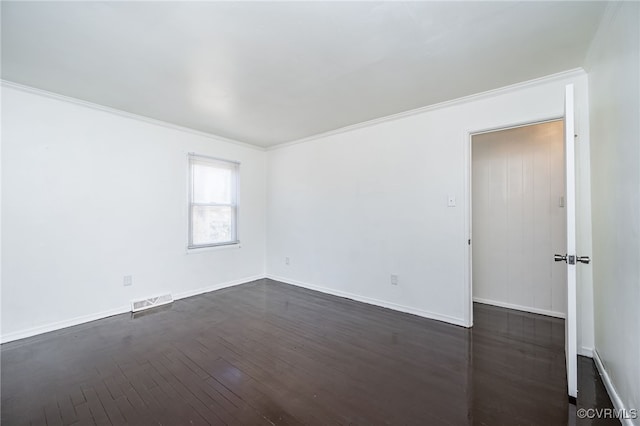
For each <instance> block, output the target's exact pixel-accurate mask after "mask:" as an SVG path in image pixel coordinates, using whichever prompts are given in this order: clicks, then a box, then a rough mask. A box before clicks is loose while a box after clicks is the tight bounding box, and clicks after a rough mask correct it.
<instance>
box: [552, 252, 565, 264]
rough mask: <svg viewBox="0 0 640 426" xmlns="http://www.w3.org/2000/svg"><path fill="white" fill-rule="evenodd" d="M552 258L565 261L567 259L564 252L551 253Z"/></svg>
mask: <svg viewBox="0 0 640 426" xmlns="http://www.w3.org/2000/svg"><path fill="white" fill-rule="evenodd" d="M553 260H555V261H556V262H563V261H564V262H566V261H567V255H566V254H565V255H564V256H563V255H561V254H554V255H553Z"/></svg>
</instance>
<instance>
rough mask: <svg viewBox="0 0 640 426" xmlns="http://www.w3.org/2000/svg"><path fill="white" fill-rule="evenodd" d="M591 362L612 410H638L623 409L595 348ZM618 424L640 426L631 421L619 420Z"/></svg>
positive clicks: (639, 423) (622, 404)
mask: <svg viewBox="0 0 640 426" xmlns="http://www.w3.org/2000/svg"><path fill="white" fill-rule="evenodd" d="M593 360H594V361H595V363H596V367H597V368H598V372H599V373H600V377H602V382H603V383H604V387H605V388H607V393H608V394H609V398H611V402H612V403H613V408H615V409H616V410H618V411H622V412H626V413H628V412H629V410H631V409H640V408H636V407H625V406H624V403H623V402H622V399H621V398H620V395H619V394H618V391H616V387H615V386H614V385H613V382H612V381H611V377H609V373H607V370H606V369H605V368H604V364H603V363H602V359H600V355H599V354H598V350H597V349H596V348H594V349H593ZM620 423H622V425H623V426H637V425H640V422H634V421H633V419H620Z"/></svg>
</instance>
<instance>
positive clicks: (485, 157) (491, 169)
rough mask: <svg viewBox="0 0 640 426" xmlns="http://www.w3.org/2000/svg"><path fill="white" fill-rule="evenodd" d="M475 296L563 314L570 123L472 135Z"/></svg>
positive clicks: (524, 308)
mask: <svg viewBox="0 0 640 426" xmlns="http://www.w3.org/2000/svg"><path fill="white" fill-rule="evenodd" d="M471 151H472V183H471V187H472V209H471V210H472V227H471V228H472V230H473V246H472V251H473V267H472V274H473V300H474V301H478V302H482V303H489V304H493V305H497V306H503V307H507V308H511V309H519V310H524V311H528V312H534V313H539V314H544V315H551V316H556V317H561V318H564V317H565V315H566V312H567V265H566V264H565V263H563V262H553V261H551V260H552V259H553V255H554V254H555V253H560V254H564V253H566V252H567V226H566V222H567V220H566V217H567V212H566V210H565V209H564V206H563V205H562V203H561V199H563V198H564V196H565V170H564V169H565V163H564V123H563V122H562V121H551V122H547V123H539V124H535V125H531V126H523V127H517V128H514V129H507V130H500V131H497V132H488V133H482V134H479V135H474V136H473V143H472V150H471Z"/></svg>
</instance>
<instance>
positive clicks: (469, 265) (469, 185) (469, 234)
mask: <svg viewBox="0 0 640 426" xmlns="http://www.w3.org/2000/svg"><path fill="white" fill-rule="evenodd" d="M564 119H565V117H564V115H560V116H558V115H553V116H550V117H543V118H536V119H532V120H527V121H522V122H518V123H511V124H505V125H499V126H494V127H488V128H483V129H472V130H466V131H465V138H466V143H465V162H466V167H465V177H464V181H465V185H464V187H465V193H464V198H465V200H466V203H467V208H466V209H465V210H466V211H465V224H464V227H465V235H466V238H467V239H468V240H470V241H471V244H468V243H467V244H466V247H467V249H466V250H465V259H464V264H465V282H466V285H465V294H464V298H465V304H466V310H465V318H464V322H465V324H466V326H467V327H472V326H473V250H472V247H473V230H472V226H471V224H472V219H473V211H472V206H473V204H472V202H473V199H472V195H473V161H472V160H473V136H475V135H480V134H484V133H491V132H498V131H501V130H509V129H517V128H519V127H526V126H532V125H535V124H544V123H550V122H553V121H564ZM565 169H566V165H565ZM552 260H553V259H552V258H551V257H550V258H549V261H550V262H551V261H552Z"/></svg>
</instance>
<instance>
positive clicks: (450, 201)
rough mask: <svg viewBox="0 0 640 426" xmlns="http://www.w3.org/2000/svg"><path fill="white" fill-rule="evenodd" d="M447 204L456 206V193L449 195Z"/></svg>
mask: <svg viewBox="0 0 640 426" xmlns="http://www.w3.org/2000/svg"><path fill="white" fill-rule="evenodd" d="M447 206H448V207H455V206H456V197H455V195H449V197H448V199H447Z"/></svg>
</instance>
